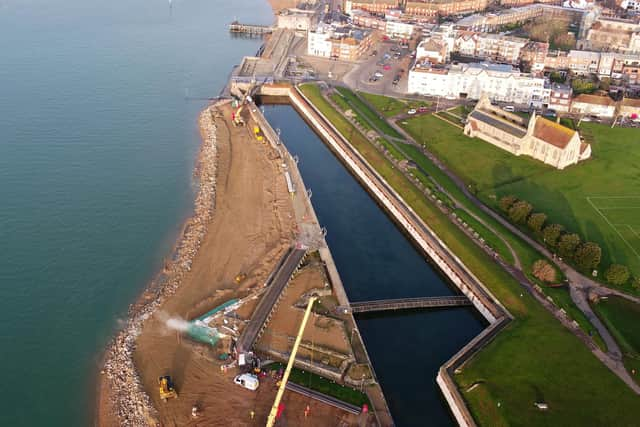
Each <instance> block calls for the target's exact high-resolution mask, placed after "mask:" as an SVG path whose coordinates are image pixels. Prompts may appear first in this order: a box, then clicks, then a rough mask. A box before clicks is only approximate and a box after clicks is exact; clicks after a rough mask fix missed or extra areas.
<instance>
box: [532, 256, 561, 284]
mask: <svg viewBox="0 0 640 427" xmlns="http://www.w3.org/2000/svg"><path fill="white" fill-rule="evenodd" d="M531 272H532V273H533V276H534V277H535V278H536V279H538V280H540V281H541V282H545V283H550V282H555V281H556V269H555V268H553V266H552V265H551V264H549V263H548V262H547V261H545V260H543V259H539V260H538V261H536V262H534V263H533V266H532V267H531Z"/></svg>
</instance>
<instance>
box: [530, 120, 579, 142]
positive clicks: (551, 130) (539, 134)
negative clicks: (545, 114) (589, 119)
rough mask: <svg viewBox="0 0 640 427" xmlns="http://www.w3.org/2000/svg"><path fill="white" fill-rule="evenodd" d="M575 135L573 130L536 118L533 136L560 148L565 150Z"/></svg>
mask: <svg viewBox="0 0 640 427" xmlns="http://www.w3.org/2000/svg"><path fill="white" fill-rule="evenodd" d="M575 133H576V131H575V130H573V129H569V128H568V127H564V126H562V125H561V124H559V123H556V122H552V121H551V120H547V119H545V118H542V117H537V118H536V123H535V125H534V128H533V136H535V137H536V138H538V139H540V140H542V141H544V142H546V143H548V144H551V145H553V146H556V147H558V148H565V147H566V146H567V145H568V144H569V142H570V141H571V139H572V138H573V136H574V135H575Z"/></svg>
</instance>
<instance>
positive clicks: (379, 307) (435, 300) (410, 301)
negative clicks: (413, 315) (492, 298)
mask: <svg viewBox="0 0 640 427" xmlns="http://www.w3.org/2000/svg"><path fill="white" fill-rule="evenodd" d="M468 305H471V301H469V299H468V298H467V297H466V296H464V295H452V296H445V297H421V298H399V299H383V300H375V301H359V302H352V303H351V304H350V305H349V306H348V307H345V306H340V307H337V309H338V310H339V311H340V312H342V313H367V312H374V311H389V310H410V309H417V308H440V307H462V306H468Z"/></svg>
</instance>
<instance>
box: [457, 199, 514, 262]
mask: <svg viewBox="0 0 640 427" xmlns="http://www.w3.org/2000/svg"><path fill="white" fill-rule="evenodd" d="M456 215H458V217H459V218H460V219H462V220H463V221H464V222H466V223H467V224H468V225H469V226H470V227H471V228H473V230H474V231H476V232H477V233H478V234H479V235H480V237H482V238H483V239H484V241H485V242H486V243H487V244H488V245H489V246H491V247H492V248H493V250H495V251H496V252H498V254H500V257H501V258H502V259H504V260H505V261H506V262H508V263H509V264H513V255H512V254H511V251H510V250H509V248H508V247H507V245H506V244H505V243H504V242H503V241H502V239H500V238H499V237H498V236H496V234H495V233H493V232H492V231H491V230H489V229H488V228H487V227H485V226H484V225H483V224H481V223H480V222H478V220H476V219H475V218H474V217H472V216H471V215H469V214H468V213H467V212H466V211H464V210H462V209H458V210H456Z"/></svg>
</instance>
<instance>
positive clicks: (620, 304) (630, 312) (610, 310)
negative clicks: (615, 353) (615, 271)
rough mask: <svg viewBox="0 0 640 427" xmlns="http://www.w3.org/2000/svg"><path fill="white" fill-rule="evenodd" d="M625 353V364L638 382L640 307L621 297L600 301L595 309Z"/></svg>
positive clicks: (639, 365) (639, 369)
mask: <svg viewBox="0 0 640 427" xmlns="http://www.w3.org/2000/svg"><path fill="white" fill-rule="evenodd" d="M593 308H594V309H595V311H596V313H597V314H598V317H600V319H602V321H603V322H604V324H605V325H606V326H607V328H608V329H609V330H610V331H611V333H612V334H613V336H614V338H615V339H616V341H617V342H618V345H619V346H620V349H621V350H622V352H623V353H624V364H625V366H626V367H627V369H628V370H629V371H630V372H631V370H632V369H635V371H636V374H635V375H633V374H632V376H633V378H634V379H635V380H636V381H637V382H638V381H639V379H638V376H639V375H640V328H638V321H640V305H638V304H635V303H633V302H631V301H628V300H626V299H623V298H619V297H609V298H608V299H603V300H600V302H598V303H597V304H595V305H594V307H593Z"/></svg>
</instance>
